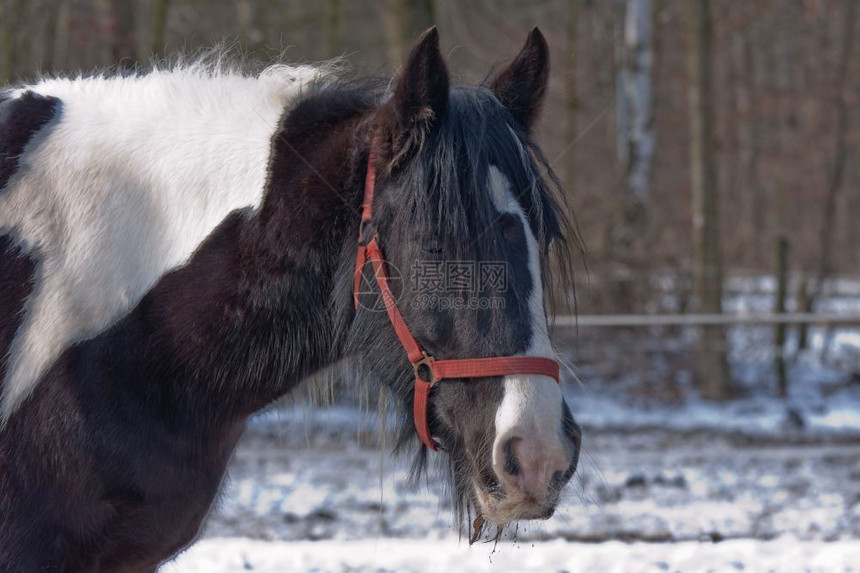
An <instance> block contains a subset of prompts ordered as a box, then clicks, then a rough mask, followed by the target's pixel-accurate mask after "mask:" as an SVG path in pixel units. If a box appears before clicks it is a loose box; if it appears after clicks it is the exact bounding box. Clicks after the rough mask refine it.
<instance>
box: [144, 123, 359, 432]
mask: <svg viewBox="0 0 860 573" xmlns="http://www.w3.org/2000/svg"><path fill="white" fill-rule="evenodd" d="M293 113H295V112H293ZM359 119H360V118H359V117H357V116H356V117H350V118H349V119H348V120H343V119H341V120H340V121H338V122H336V123H333V124H332V125H329V126H325V127H324V128H322V129H320V128H319V125H318V124H317V126H316V127H317V129H316V130H315V132H314V133H313V134H310V133H306V132H304V131H303V130H302V129H301V128H302V126H301V125H298V126H295V125H291V124H290V121H289V118H288V119H287V120H285V122H284V125H283V126H282V129H281V130H280V133H279V134H278V135H277V136H276V137H275V139H274V141H273V149H272V160H271V164H270V173H269V182H268V184H267V188H266V195H265V199H264V201H263V204H262V206H261V207H260V209H259V210H258V211H257V212H255V213H234V214H233V215H231V217H229V218H228V219H227V220H225V221H224V223H223V224H222V225H221V227H219V229H217V230H216V232H215V233H213V236H212V237H211V238H210V239H209V240H207V242H206V243H205V244H204V245H203V246H202V247H201V248H200V249H199V251H198V252H197V253H196V254H195V256H194V257H193V259H192V261H191V262H190V264H189V265H187V266H186V267H184V268H183V269H180V270H179V271H177V272H175V273H172V274H171V275H169V276H168V277H165V280H164V281H162V283H163V284H161V285H159V287H160V289H161V291H162V292H163V294H164V296H161V297H159V299H160V300H161V301H164V302H163V304H162V303H158V304H156V305H155V306H156V309H157V310H158V311H159V312H158V314H159V317H160V318H161V319H162V320H164V324H165V325H166V327H167V328H166V329H167V331H168V332H171V333H176V336H177V338H176V339H175V341H176V342H175V344H174V345H173V347H174V348H175V349H177V350H176V353H177V359H178V360H179V361H181V362H182V363H183V364H188V365H191V368H190V369H189V370H188V371H187V376H185V377H184V378H186V379H185V380H177V381H176V382H175V384H177V385H180V386H181V385H183V384H188V380H191V381H192V382H191V383H192V387H191V388H188V387H185V388H175V389H174V390H175V391H176V393H181V394H182V395H183V396H187V395H191V396H193V398H192V400H191V401H192V402H193V403H194V404H193V406H194V407H196V408H198V409H200V408H201V407H202V408H203V409H204V410H207V411H208V414H207V415H210V416H211V415H212V411H211V410H213V409H216V410H218V412H217V413H219V414H222V415H224V416H227V417H233V416H239V417H246V416H247V415H249V414H251V413H253V412H254V411H257V410H259V409H260V408H262V407H264V406H265V405H266V404H268V403H270V402H271V401H273V400H275V399H277V398H278V397H280V396H282V395H284V394H286V393H287V392H289V391H290V390H291V389H293V388H294V387H295V386H296V385H297V384H298V383H299V382H300V381H301V380H302V379H304V378H306V377H307V376H309V375H312V374H313V373H314V372H316V371H318V370H320V369H322V368H325V367H326V366H328V365H330V364H332V363H334V362H336V361H337V360H339V359H340V358H341V356H340V354H341V351H342V350H341V349H342V348H343V346H344V339H345V331H346V329H345V328H344V322H343V321H344V315H345V314H348V313H346V312H345V310H344V309H345V308H347V307H348V305H349V304H350V303H351V290H350V289H349V286H351V283H350V281H347V280H345V278H344V276H345V274H346V273H348V274H349V277H350V278H351V275H352V268H351V265H352V264H354V257H355V248H356V243H355V237H356V235H357V232H358V223H359V207H360V203H361V195H362V191H363V190H362V186H361V175H360V174H359V173H358V171H359V170H360V168H359V167H356V163H357V161H358V160H357V158H356V157H357V155H359V154H358V153H356V152H355V151H353V140H354V132H355V130H356V129H357V126H358V123H359ZM341 291H342V292H341ZM341 299H343V300H341ZM188 325H193V326H192V327H191V328H189V327H188ZM195 385H196V386H195ZM205 404H209V406H210V407H208V408H207V407H206V406H205Z"/></svg>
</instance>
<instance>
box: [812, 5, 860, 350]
mask: <svg viewBox="0 0 860 573" xmlns="http://www.w3.org/2000/svg"><path fill="white" fill-rule="evenodd" d="M844 6H845V13H844V15H843V18H842V21H843V23H844V26H845V27H844V28H843V31H842V43H841V44H840V49H839V60H838V62H837V68H836V81H835V87H834V90H835V93H834V102H833V104H834V108H835V111H836V120H835V121H836V123H835V126H834V130H833V135H834V142H833V159H832V161H831V164H830V173H829V174H828V176H827V194H826V196H825V201H824V211H823V213H822V217H821V228H820V231H819V236H818V237H819V238H818V241H819V242H818V244H819V246H818V269H817V272H816V275H815V279H814V280H812V281H810V282H809V287H810V290H809V291H808V292H807V293H806V295H805V296H804V297H803V302H804V308H803V311H804V312H812V309H813V308H814V306H815V301H816V300H817V299H818V298H819V297H820V296H821V294H822V291H823V290H824V283H825V281H826V280H827V277H828V276H829V275H830V274H831V273H832V272H833V268H832V267H833V235H834V233H835V230H836V203H837V200H838V199H839V193H840V192H841V191H842V187H843V182H844V180H845V166H846V159H847V156H848V132H849V127H850V122H851V114H850V113H849V109H848V104H847V102H846V101H845V100H846V97H845V96H846V89H845V86H846V83H847V78H848V63H849V61H850V58H851V48H852V46H853V44H854V30H855V27H856V26H855V21H856V19H857V10H856V8H857V2H856V0H846V1H845V2H844ZM800 338H801V341H802V342H803V345H804V347H805V346H806V338H807V336H806V325H801V330H800Z"/></svg>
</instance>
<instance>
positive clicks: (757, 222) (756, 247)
mask: <svg viewBox="0 0 860 573" xmlns="http://www.w3.org/2000/svg"><path fill="white" fill-rule="evenodd" d="M734 52H735V70H737V76H738V77H737V81H736V82H735V100H736V105H737V109H738V114H739V115H740V118H739V121H738V155H739V163H740V165H739V166H738V167H739V171H740V177H739V181H740V184H741V190H742V199H743V201H744V215H746V217H745V218H744V223H745V227H746V232H745V239H746V240H747V241H749V243H750V248H751V250H752V261H753V263H754V264H755V265H756V266H757V267H761V266H763V264H764V254H763V249H762V246H763V243H764V241H763V239H764V234H763V233H762V232H761V230H762V229H764V228H765V217H764V213H765V210H764V205H763V201H762V199H763V197H762V190H761V187H760V185H759V179H758V165H759V151H760V147H761V143H760V141H759V133H758V131H759V130H758V122H757V121H756V118H755V115H754V109H753V94H754V93H755V58H754V57H753V43H752V41H751V40H750V37H749V34H748V32H747V31H746V30H744V31H743V32H741V33H739V34H738V36H737V37H736V38H735V42H734Z"/></svg>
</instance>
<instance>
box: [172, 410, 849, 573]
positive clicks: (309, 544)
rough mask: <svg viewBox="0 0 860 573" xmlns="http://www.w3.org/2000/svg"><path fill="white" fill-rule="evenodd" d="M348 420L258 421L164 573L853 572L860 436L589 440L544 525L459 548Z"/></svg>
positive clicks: (703, 432) (432, 491)
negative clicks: (200, 524) (198, 528)
mask: <svg viewBox="0 0 860 573" xmlns="http://www.w3.org/2000/svg"><path fill="white" fill-rule="evenodd" d="M583 414H584V413H583ZM358 417H359V414H358V413H357V412H355V411H351V410H349V409H338V410H335V411H333V412H330V413H328V414H326V413H319V414H316V415H314V416H313V419H311V420H305V421H302V420H301V416H297V415H295V414H293V415H290V414H287V415H277V416H276V415H270V416H267V417H264V418H263V419H261V420H258V421H257V422H256V423H255V424H253V425H252V427H251V428H250V429H249V432H248V434H247V436H246V437H245V439H244V442H243V446H242V448H241V449H240V450H239V451H238V453H237V456H236V459H235V460H234V463H233V467H232V469H231V481H230V483H229V484H228V486H227V488H226V491H225V495H224V499H223V500H222V503H221V507H220V508H219V510H218V512H217V514H216V515H215V517H214V518H213V519H212V520H211V522H210V523H209V525H208V527H207V530H206V532H205V534H204V539H203V540H202V541H201V542H200V543H199V544H198V545H197V546H195V547H194V548H192V549H191V550H190V551H189V552H187V553H186V554H185V555H183V556H182V557H180V558H179V560H178V561H177V562H176V563H174V564H172V565H171V566H170V567H166V568H165V571H167V572H170V573H183V572H189V573H190V572H195V571H207V572H209V571H211V572H213V573H215V572H218V571H260V572H266V573H269V572H275V571H277V572H280V571H482V570H487V571H562V570H566V571H612V570H615V571H661V570H671V571H696V570H703V569H708V570H715V571H720V570H727V571H730V570H738V569H744V568H746V569H747V570H754V571H759V570H774V571H793V570H797V571H801V570H813V571H816V570H817V571H841V570H845V571H849V570H852V567H855V568H860V541H858V540H860V433H853V432H842V431H840V432H829V433H821V432H817V433H816V432H806V431H798V430H794V431H792V432H787V433H786V434H785V435H782V436H776V435H774V434H769V433H762V432H761V431H759V430H755V431H752V432H743V431H739V430H737V429H732V430H731V431H726V432H716V431H713V430H710V429H690V428H688V429H684V430H681V429H665V428H657V427H648V426H641V427H638V428H636V429H635V430H634V429H633V427H626V428H617V427H616V428H614V429H612V428H610V427H609V426H607V427H605V428H604V429H602V430H598V429H595V430H593V431H591V433H590V434H589V433H588V432H589V429H588V426H587V425H586V428H585V431H586V432H587V433H586V435H590V439H589V440H588V442H587V444H588V445H587V448H586V451H585V453H584V456H583V459H582V464H581V468H582V469H581V473H580V477H579V478H578V481H577V482H576V483H575V484H573V485H572V486H571V487H570V489H569V495H568V499H567V500H566V501H565V502H564V504H563V506H562V507H561V508H560V510H559V511H558V512H557V514H556V516H555V517H553V518H552V519H550V520H548V521H546V522H533V523H528V524H521V525H520V527H519V528H518V529H517V530H516V531H515V532H510V533H508V534H506V535H505V536H504V537H503V540H502V541H501V542H500V543H499V544H498V545H496V544H492V543H489V544H480V543H479V544H476V545H475V546H472V547H469V546H468V544H467V543H465V542H464V541H458V534H457V531H456V530H455V529H454V528H453V526H452V514H451V508H450V505H449V504H448V503H447V498H446V496H445V493H444V491H443V490H442V486H441V484H440V483H436V482H431V483H430V484H428V485H427V486H425V487H421V488H418V489H414V488H411V487H410V486H409V485H408V484H407V468H406V467H405V464H404V463H403V462H402V461H397V460H392V459H390V458H385V461H384V463H385V469H384V470H383V471H382V479H381V480H380V463H381V461H382V460H381V457H380V454H379V452H378V450H377V449H376V448H375V445H374V444H372V442H374V441H375V439H374V434H373V432H372V431H371V430H370V429H368V428H365V431H364V434H363V436H362V439H361V442H362V443H360V441H359V440H358V439H357V434H356V432H355V431H354V426H355V424H356V422H357V418H358ZM585 417H587V416H585ZM681 417H683V415H682V416H681ZM293 540H295V541H300V543H296V542H295V541H293Z"/></svg>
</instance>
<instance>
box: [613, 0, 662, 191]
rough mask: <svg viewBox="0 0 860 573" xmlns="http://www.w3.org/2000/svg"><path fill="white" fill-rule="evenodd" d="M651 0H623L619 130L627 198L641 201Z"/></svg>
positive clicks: (648, 121) (647, 144)
mask: <svg viewBox="0 0 860 573" xmlns="http://www.w3.org/2000/svg"><path fill="white" fill-rule="evenodd" d="M651 23H652V7H651V0H625V9H624V30H623V43H622V46H623V48H622V49H623V54H624V56H623V66H624V75H623V82H624V83H623V85H622V87H621V90H620V92H621V93H620V94H619V95H621V96H622V98H623V104H624V105H625V107H626V108H627V112H626V115H627V120H628V124H627V126H626V127H627V130H628V131H627V132H626V133H622V134H620V135H621V137H622V138H623V139H624V142H623V144H622V147H624V148H625V151H624V154H623V156H622V157H623V160H624V163H625V164H624V167H625V172H626V179H627V192H628V199H629V201H630V202H631V203H632V204H635V205H643V204H644V203H645V201H646V200H647V197H648V187H649V185H650V182H651V167H652V165H653V162H654V151H655V135H654V109H653V103H652V102H653V91H654V90H653V79H652V70H653V65H652V64H653V59H654V58H653V49H652V48H653V47H652V34H651Z"/></svg>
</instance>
